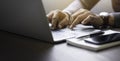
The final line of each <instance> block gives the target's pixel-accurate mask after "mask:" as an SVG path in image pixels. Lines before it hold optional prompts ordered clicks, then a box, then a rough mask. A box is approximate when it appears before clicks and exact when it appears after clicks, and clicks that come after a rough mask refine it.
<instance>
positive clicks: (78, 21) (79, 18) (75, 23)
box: [69, 11, 90, 29]
mask: <svg viewBox="0 0 120 61" xmlns="http://www.w3.org/2000/svg"><path fill="white" fill-rule="evenodd" d="M88 15H90V12H89V11H88V12H85V13H84V14H81V15H79V16H78V17H77V18H76V19H75V20H74V21H73V22H72V24H71V25H70V27H69V28H70V29H72V28H73V27H75V25H77V24H78V23H81V22H82V20H84V19H85V18H86V17H87V16H88Z"/></svg>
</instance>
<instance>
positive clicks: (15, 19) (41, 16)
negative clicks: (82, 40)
mask: <svg viewBox="0 0 120 61" xmlns="http://www.w3.org/2000/svg"><path fill="white" fill-rule="evenodd" d="M0 7H1V10H0V30H4V31H8V32H12V33H16V34H19V35H24V36H28V37H32V38H35V39H39V40H40V41H46V42H50V43H57V42H62V41H65V40H66V39H68V38H72V37H76V36H82V35H85V34H89V33H91V32H94V29H89V30H86V31H85V29H87V28H90V27H89V26H88V27H86V26H85V27H84V26H83V25H79V26H77V27H76V28H75V29H76V30H77V31H75V30H74V31H73V30H70V29H68V28H65V29H61V30H58V31H51V30H50V26H49V22H48V20H47V18H46V14H45V10H44V7H43V3H42V0H7V1H6V0H2V1H1V2H0Z"/></svg>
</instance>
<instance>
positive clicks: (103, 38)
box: [84, 33, 120, 45]
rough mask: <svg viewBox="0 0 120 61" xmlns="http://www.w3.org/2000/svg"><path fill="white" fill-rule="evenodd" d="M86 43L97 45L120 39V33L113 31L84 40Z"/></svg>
mask: <svg viewBox="0 0 120 61" xmlns="http://www.w3.org/2000/svg"><path fill="white" fill-rule="evenodd" d="M84 41H85V42H86V43H92V44H96V45H101V44H106V43H110V42H115V41H120V33H112V34H107V35H99V36H95V37H91V38H88V39H85V40H84Z"/></svg>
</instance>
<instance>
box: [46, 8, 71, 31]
mask: <svg viewBox="0 0 120 61" xmlns="http://www.w3.org/2000/svg"><path fill="white" fill-rule="evenodd" d="M47 18H48V20H49V22H50V23H51V24H52V26H51V29H52V30H55V29H61V28H64V27H66V26H67V25H68V24H69V18H70V15H69V14H68V13H66V12H62V11H61V10H54V11H51V12H50V13H49V14H47Z"/></svg>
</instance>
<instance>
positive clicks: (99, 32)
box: [77, 31, 104, 39]
mask: <svg viewBox="0 0 120 61" xmlns="http://www.w3.org/2000/svg"><path fill="white" fill-rule="evenodd" d="M102 34H104V32H103V31H97V32H94V33H91V34H89V35H84V36H80V37H77V39H81V38H82V39H83V38H89V37H94V36H98V35H102Z"/></svg>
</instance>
